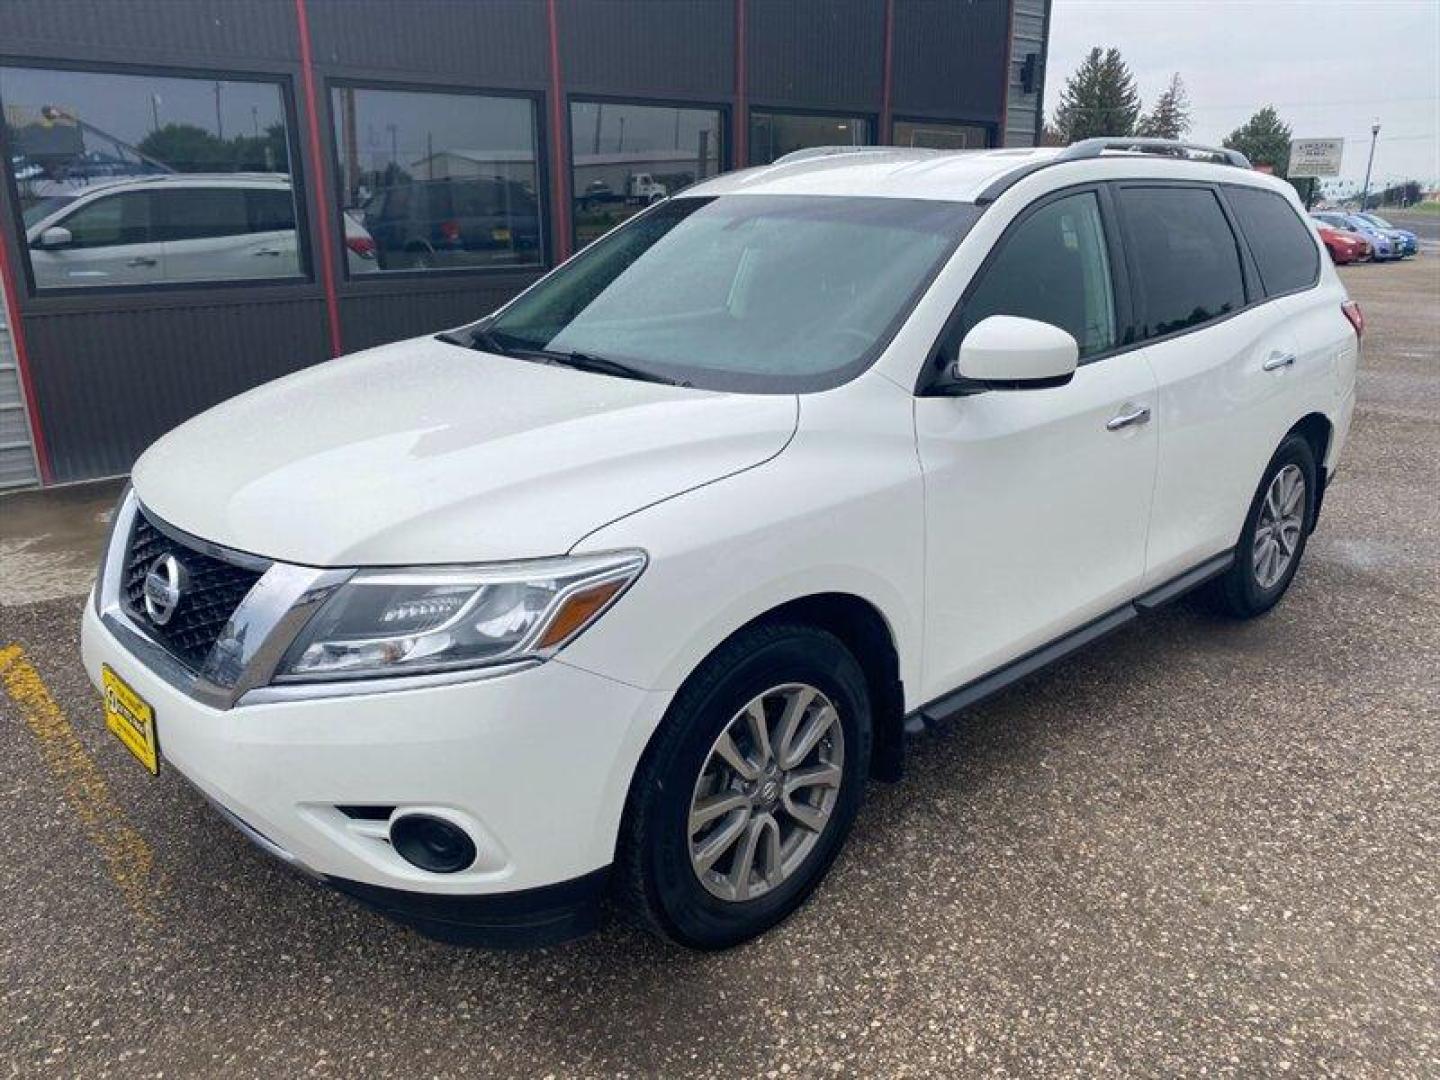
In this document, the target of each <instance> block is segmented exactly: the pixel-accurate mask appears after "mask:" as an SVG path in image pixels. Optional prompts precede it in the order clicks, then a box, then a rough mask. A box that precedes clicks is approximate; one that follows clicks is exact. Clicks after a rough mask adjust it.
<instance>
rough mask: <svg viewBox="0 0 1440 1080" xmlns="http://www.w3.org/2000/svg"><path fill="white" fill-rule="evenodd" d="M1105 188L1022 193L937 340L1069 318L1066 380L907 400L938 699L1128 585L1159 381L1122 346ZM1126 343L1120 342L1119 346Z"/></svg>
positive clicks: (951, 349) (1135, 580)
mask: <svg viewBox="0 0 1440 1080" xmlns="http://www.w3.org/2000/svg"><path fill="white" fill-rule="evenodd" d="M1109 216H1110V215H1109V211H1108V201H1107V200H1106V196H1105V193H1104V192H1103V191H1102V190H1101V189H1099V188H1098V187H1092V188H1085V189H1072V190H1068V191H1065V192H1061V193H1059V194H1058V195H1055V196H1051V197H1049V198H1048V199H1045V200H1042V201H1041V202H1040V203H1038V204H1036V205H1034V206H1032V207H1030V208H1029V209H1027V210H1026V211H1024V212H1023V214H1022V215H1021V216H1020V217H1019V218H1018V219H1017V221H1016V222H1015V223H1013V224H1012V225H1011V226H1010V227H1009V229H1008V230H1007V231H1006V233H1005V235H1004V236H1002V238H1001V240H1000V242H999V243H998V244H997V246H996V249H995V250H994V251H993V252H992V254H991V256H990V258H989V259H988V260H987V262H986V263H985V264H984V265H983V266H982V267H981V268H980V270H979V272H978V273H977V274H976V277H975V279H974V281H973V282H972V284H971V286H970V287H969V288H968V289H967V290H966V294H965V296H964V297H963V298H962V300H961V303H960V305H959V307H958V308H957V309H956V312H955V315H954V316H952V318H951V320H950V325H949V326H948V327H947V329H946V331H945V335H944V337H943V339H942V342H941V345H940V354H941V356H942V357H943V358H944V359H945V361H946V362H949V361H953V359H954V357H955V355H956V349H957V348H958V346H959V343H960V341H961V340H962V339H963V337H964V335H965V333H966V332H967V331H968V330H969V329H970V328H971V327H973V326H974V325H976V324H977V323H978V322H980V321H981V320H982V319H984V318H986V317H987V316H990V315H1017V316H1022V317H1025V318H1031V319H1038V320H1040V321H1043V322H1048V323H1051V324H1053V325H1055V326H1059V327H1061V328H1063V329H1065V330H1067V331H1068V332H1069V333H1070V334H1071V335H1072V336H1074V337H1075V339H1076V341H1077V342H1078V343H1079V346H1080V367H1079V368H1078V370H1077V371H1076V372H1075V377H1074V378H1073V379H1072V380H1071V381H1070V382H1069V383H1068V384H1067V385H1064V386H1060V387H1055V388H1053V389H1047V390H1034V389H1032V390H999V389H997V390H986V391H983V392H981V393H977V394H971V395H968V396H961V397H946V396H931V395H927V394H924V393H923V392H922V395H921V396H920V397H918V398H917V399H916V402H915V417H916V439H917V445H918V450H919V454H920V462H921V467H922V469H923V471H924V478H925V508H926V523H925V532H926V545H925V550H926V567H925V581H926V587H925V674H924V687H923V689H922V695H923V697H924V698H925V699H927V700H928V699H931V698H934V697H936V696H939V695H940V694H943V693H944V692H945V691H947V690H949V689H952V688H954V687H956V686H959V685H962V684H964V683H966V682H969V681H970V680H972V679H974V678H976V677H978V676H980V675H983V674H985V673H986V672H988V671H990V670H992V669H994V668H996V667H998V666H1000V665H1001V664H1004V663H1005V662H1007V661H1009V660H1012V659H1014V658H1015V657H1017V656H1020V655H1022V654H1023V653H1025V652H1028V651H1030V650H1031V649H1033V648H1036V647H1038V646H1040V645H1043V644H1045V643H1046V642H1048V641H1050V640H1052V639H1054V638H1056V637H1059V636H1061V635H1062V634H1064V633H1065V632H1066V631H1068V630H1071V629H1074V628H1075V627H1077V626H1080V625H1081V624H1083V623H1085V622H1088V621H1089V620H1091V619H1093V618H1095V617H1097V616H1100V615H1102V614H1105V613H1106V612H1108V611H1109V610H1111V609H1113V608H1115V607H1118V606H1119V605H1121V604H1123V603H1124V602H1125V601H1127V600H1129V599H1130V598H1131V597H1133V596H1134V595H1135V594H1136V592H1137V591H1138V589H1139V584H1140V579H1141V576H1142V574H1143V573H1144V567H1145V539H1146V530H1147V527H1148V522H1149V515H1150V499H1151V492H1152V488H1153V486H1154V481H1155V464H1156V430H1155V427H1156V425H1155V424H1153V423H1151V422H1149V415H1150V414H1149V411H1148V410H1151V409H1153V408H1154V406H1155V383H1154V377H1153V375H1152V374H1151V371H1150V367H1149V365H1148V364H1147V363H1146V361H1145V357H1144V356H1143V355H1141V352H1140V350H1134V349H1132V350H1128V351H1124V350H1121V348H1120V347H1121V345H1122V340H1123V336H1124V327H1125V326H1126V325H1127V323H1128V285H1127V283H1126V282H1125V281H1124V280H1123V279H1122V278H1120V277H1119V276H1118V275H1117V274H1116V273H1115V272H1114V271H1115V270H1116V268H1118V267H1120V266H1122V265H1123V258H1122V256H1121V253H1120V250H1119V246H1118V242H1117V241H1118V238H1117V237H1116V236H1115V233H1114V230H1113V229H1112V228H1110V227H1109V221H1108V219H1109ZM1117 350H1119V351H1117Z"/></svg>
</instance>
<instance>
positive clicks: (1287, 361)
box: [1260, 352, 1295, 371]
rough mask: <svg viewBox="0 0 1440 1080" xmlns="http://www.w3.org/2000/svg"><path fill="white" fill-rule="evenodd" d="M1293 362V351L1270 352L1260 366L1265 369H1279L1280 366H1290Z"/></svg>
mask: <svg viewBox="0 0 1440 1080" xmlns="http://www.w3.org/2000/svg"><path fill="white" fill-rule="evenodd" d="M1294 363H1295V354H1294V353H1293V352H1287V353H1272V354H1271V355H1270V359H1268V360H1266V361H1265V363H1263V364H1261V365H1260V366H1261V367H1262V368H1263V369H1264V370H1266V371H1279V370H1280V369H1281V368H1282V367H1290V366H1292V365H1293V364H1294Z"/></svg>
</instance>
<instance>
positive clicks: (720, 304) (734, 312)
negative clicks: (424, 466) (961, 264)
mask: <svg viewBox="0 0 1440 1080" xmlns="http://www.w3.org/2000/svg"><path fill="white" fill-rule="evenodd" d="M979 214H980V211H979V209H978V208H977V207H975V206H973V205H970V204H968V203H953V202H936V201H928V200H920V199H888V198H871V197H864V198H850V197H840V196H804V195H731V196H725V197H720V198H715V197H711V198H682V199H672V200H670V201H669V202H666V203H661V204H660V205H658V206H657V207H656V208H655V209H654V210H652V211H650V212H649V213H646V214H643V215H641V216H638V217H636V218H634V219H633V220H632V221H631V222H630V223H629V224H627V225H626V226H624V227H623V228H621V229H618V230H616V231H615V232H613V233H610V234H609V235H608V236H606V237H604V238H602V239H601V240H599V241H597V242H596V243H595V244H594V245H592V246H591V247H590V248H589V249H587V250H586V251H585V252H583V253H582V254H581V255H580V256H579V257H578V258H576V259H575V260H573V261H572V262H571V263H570V264H569V265H567V266H565V267H563V268H561V269H560V270H557V271H556V272H555V273H553V274H551V275H550V276H549V277H548V278H545V279H544V280H543V281H541V282H540V283H539V284H538V285H536V286H535V287H534V288H533V289H531V290H530V291H529V292H528V293H526V294H524V295H523V296H521V297H520V298H519V299H518V300H516V301H515V302H514V303H513V304H511V305H510V306H509V307H508V308H506V309H505V310H504V311H503V312H502V313H501V314H500V315H499V316H498V317H497V318H495V319H494V320H493V321H492V322H490V323H489V324H487V325H486V326H485V327H484V329H485V332H486V334H485V336H486V339H487V341H488V342H489V343H491V344H493V346H494V347H496V348H498V349H504V350H509V349H515V350H519V351H524V350H534V351H538V352H543V353H547V354H552V355H569V354H582V355H585V356H588V357H603V358H605V359H609V360H615V361H619V362H621V363H624V364H628V365H633V366H634V367H635V368H638V369H641V370H644V371H647V372H652V373H656V374H659V375H662V376H664V377H665V378H667V379H669V380H674V381H679V382H686V383H689V384H691V385H694V386H701V387H705V388H708V389H715V390H740V391H750V392H761V393H778V392H797V391H804V390H818V389H825V388H828V387H831V386H838V385H839V384H840V383H842V382H845V381H846V380H847V379H849V378H853V377H854V376H855V375H856V374H858V373H859V372H860V371H862V370H864V368H865V367H866V366H868V365H869V364H870V363H871V362H873V360H874V358H875V357H876V356H877V355H878V354H879V352H880V350H881V349H883V348H884V347H885V345H886V343H888V342H889V340H890V338H891V337H892V336H893V335H894V333H895V331H896V330H897V329H898V328H899V326H900V323H901V322H902V321H903V320H904V318H905V316H906V315H908V314H909V312H910V309H911V308H912V307H913V306H914V304H915V302H916V301H917V300H918V299H919V297H920V294H921V293H922V292H923V291H924V289H925V287H926V286H927V285H928V284H929V283H930V281H931V279H932V278H933V277H934V275H935V273H936V272H938V270H939V268H940V265H941V263H942V262H943V261H944V259H945V258H946V257H947V256H948V255H949V254H950V253H951V252H952V251H954V249H955V247H956V245H957V244H958V243H959V242H960V240H961V238H962V237H963V236H964V235H965V233H966V232H967V231H968V230H969V228H970V226H971V225H972V224H973V223H974V221H975V219H976V218H978V217H979Z"/></svg>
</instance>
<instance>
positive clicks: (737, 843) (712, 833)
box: [687, 683, 845, 903]
mask: <svg viewBox="0 0 1440 1080" xmlns="http://www.w3.org/2000/svg"><path fill="white" fill-rule="evenodd" d="M844 766H845V732H844V729H843V727H842V726H841V724H840V716H839V713H838V712H836V709H835V706H834V705H833V704H832V703H831V701H830V699H829V698H828V697H826V696H825V695H824V694H823V693H821V692H820V691H819V690H817V689H816V688H815V687H813V686H809V685H807V684H805V683H786V684H783V685H780V686H775V687H772V688H771V689H769V690H766V691H765V692H764V693H762V694H758V695H756V696H755V697H754V698H752V699H751V700H750V701H749V702H748V703H747V704H746V705H745V707H744V708H742V709H741V710H740V711H739V712H737V713H736V714H735V715H734V716H733V717H732V718H731V720H730V722H729V723H728V724H727V725H726V726H725V730H724V731H722V732H721V733H720V736H719V738H717V739H716V740H715V742H714V744H713V745H712V746H711V748H710V752H709V754H708V755H706V758H705V764H704V766H703V767H702V768H701V770H700V776H699V778H698V779H697V780H696V782H695V789H694V792H693V794H692V796H691V800H690V816H689V822H688V825H687V832H688V841H689V850H690V865H691V868H692V869H693V870H694V872H695V876H696V877H697V878H698V879H699V881H700V883H701V884H702V885H703V886H704V887H705V889H706V891H708V892H709V893H710V894H711V895H713V896H716V897H718V898H719V899H721V900H727V901H731V902H735V903H739V902H744V901H747V900H754V899H756V898H757V897H759V896H763V895H764V894H765V893H768V892H770V891H771V890H772V889H775V888H776V887H777V886H779V885H781V884H782V883H783V882H785V881H786V880H787V879H789V878H790V877H791V876H792V875H793V874H794V873H795V872H796V871H797V870H799V869H800V867H801V866H802V865H803V864H804V863H805V860H806V859H807V858H808V857H809V855H810V853H811V852H812V851H813V850H814V849H815V845H816V844H817V843H818V842H819V840H820V837H821V836H822V835H823V834H824V832H825V829H826V827H827V826H828V825H829V823H830V820H831V818H832V816H833V814H834V811H835V806H836V803H837V801H838V800H839V797H840V783H841V779H842V777H843V776H844Z"/></svg>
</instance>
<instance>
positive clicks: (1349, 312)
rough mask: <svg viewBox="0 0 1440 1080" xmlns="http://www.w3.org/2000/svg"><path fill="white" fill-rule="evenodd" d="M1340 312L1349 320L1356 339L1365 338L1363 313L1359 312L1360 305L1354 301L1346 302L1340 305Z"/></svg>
mask: <svg viewBox="0 0 1440 1080" xmlns="http://www.w3.org/2000/svg"><path fill="white" fill-rule="evenodd" d="M1340 310H1341V311H1343V312H1344V313H1345V318H1347V319H1349V320H1350V325H1351V326H1353V327H1354V328H1355V336H1356V338H1362V337H1364V336H1365V313H1364V312H1363V311H1361V310H1360V305H1359V304H1357V303H1356V302H1355V301H1354V300H1346V301H1345V302H1344V303H1343V304H1341V305H1340Z"/></svg>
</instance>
